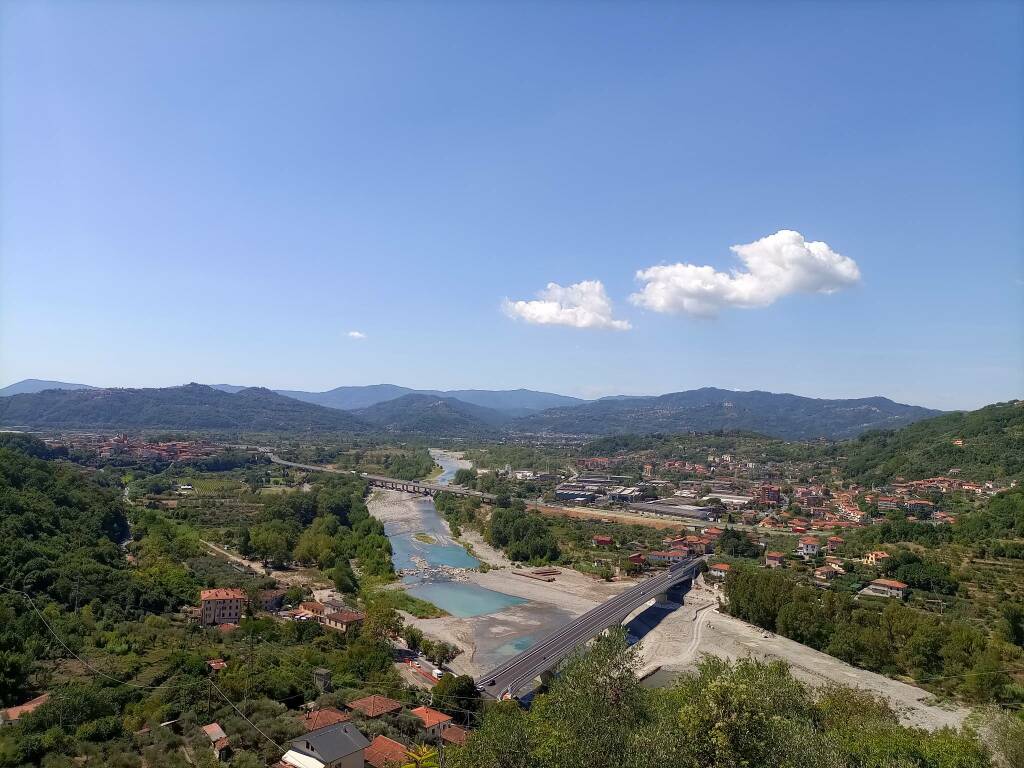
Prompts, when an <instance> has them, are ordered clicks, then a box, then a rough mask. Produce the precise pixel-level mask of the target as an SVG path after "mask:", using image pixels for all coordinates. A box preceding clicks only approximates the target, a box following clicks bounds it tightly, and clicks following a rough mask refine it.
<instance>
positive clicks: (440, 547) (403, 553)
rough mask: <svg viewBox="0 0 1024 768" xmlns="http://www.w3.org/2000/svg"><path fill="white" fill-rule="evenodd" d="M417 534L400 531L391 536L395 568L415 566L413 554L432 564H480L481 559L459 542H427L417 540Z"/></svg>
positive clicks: (474, 566) (466, 566) (467, 566)
mask: <svg viewBox="0 0 1024 768" xmlns="http://www.w3.org/2000/svg"><path fill="white" fill-rule="evenodd" d="M424 533H430V535H431V536H433V537H434V538H435V539H438V537H439V535H440V534H437V533H435V532H431V531H424ZM415 536H416V535H415V534H413V533H399V534H394V535H392V536H390V537H389V538H390V539H391V560H392V561H393V562H394V564H395V570H402V569H403V568H415V567H416V562H415V560H413V555H416V556H417V557H421V558H423V559H424V560H426V561H427V562H428V563H430V564H431V565H447V566H450V567H452V568H476V567H477V566H478V565H480V561H479V560H477V559H476V558H475V557H473V556H472V555H471V554H469V552H467V551H466V550H465V548H464V547H461V546H459V545H458V544H425V543H424V542H422V541H417V539H416V538H415Z"/></svg>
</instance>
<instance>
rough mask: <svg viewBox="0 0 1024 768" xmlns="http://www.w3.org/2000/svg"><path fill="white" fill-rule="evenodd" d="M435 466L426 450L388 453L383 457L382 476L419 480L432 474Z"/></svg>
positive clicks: (417, 449)
mask: <svg viewBox="0 0 1024 768" xmlns="http://www.w3.org/2000/svg"><path fill="white" fill-rule="evenodd" d="M435 466H436V464H434V459H433V457H432V456H431V455H430V451H428V450H427V449H426V448H415V449H413V450H411V451H400V452H395V453H388V454H387V455H386V456H385V457H384V474H385V475H387V476H388V477H395V478H398V479H399V480H419V479H421V478H424V477H426V476H427V475H429V474H430V473H431V472H433V471H434V467H435Z"/></svg>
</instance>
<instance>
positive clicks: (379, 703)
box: [346, 694, 402, 717]
mask: <svg viewBox="0 0 1024 768" xmlns="http://www.w3.org/2000/svg"><path fill="white" fill-rule="evenodd" d="M346 706H348V708H349V709H354V710H356V711H357V712H360V713H362V714H363V715H365V716H366V717H380V716H381V715H386V714H387V713H388V712H395V711H396V710H399V709H401V708H402V704H401V702H398V701H395V700H394V699H389V698H388V697H387V696H378V695H377V694H374V695H373V696H367V697H366V698H365V699H356V700H355V701H350V702H349V703H348V704H347V705H346Z"/></svg>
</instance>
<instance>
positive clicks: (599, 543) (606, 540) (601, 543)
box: [593, 533, 612, 547]
mask: <svg viewBox="0 0 1024 768" xmlns="http://www.w3.org/2000/svg"><path fill="white" fill-rule="evenodd" d="M593 542H594V546H595V547H610V546H611V545H612V537H611V536H605V535H604V534H603V533H601V534H598V535H597V536H595V537H594V538H593Z"/></svg>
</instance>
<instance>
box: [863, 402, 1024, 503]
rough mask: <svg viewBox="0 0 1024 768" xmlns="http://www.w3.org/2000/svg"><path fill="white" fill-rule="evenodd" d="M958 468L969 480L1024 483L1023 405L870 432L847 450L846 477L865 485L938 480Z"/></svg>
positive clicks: (997, 406) (1011, 404) (999, 405)
mask: <svg viewBox="0 0 1024 768" xmlns="http://www.w3.org/2000/svg"><path fill="white" fill-rule="evenodd" d="M954 467H956V468H959V470H960V473H959V475H958V477H961V478H963V479H965V480H975V481H981V480H997V479H1005V478H1017V479H1024V400H1015V401H1011V402H1008V403H997V404H995V405H989V406H986V407H985V408H981V409H980V410H977V411H966V412H958V413H947V414H944V415H942V416H938V417H936V418H934V419H927V420H926V421H920V422H918V423H916V424H912V425H911V426H908V427H905V428H903V429H900V430H897V431H885V432H868V433H866V434H864V435H861V436H860V437H859V438H858V439H857V440H855V441H853V442H851V443H850V445H849V447H848V449H847V474H848V475H849V476H850V477H852V478H855V479H857V480H860V481H861V482H864V483H866V484H871V483H881V482H886V481H888V480H891V479H892V478H894V477H904V478H906V479H908V480H919V479H922V478H925V477H935V476H937V475H944V474H946V473H947V472H948V471H949V470H950V469H952V468H954Z"/></svg>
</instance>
